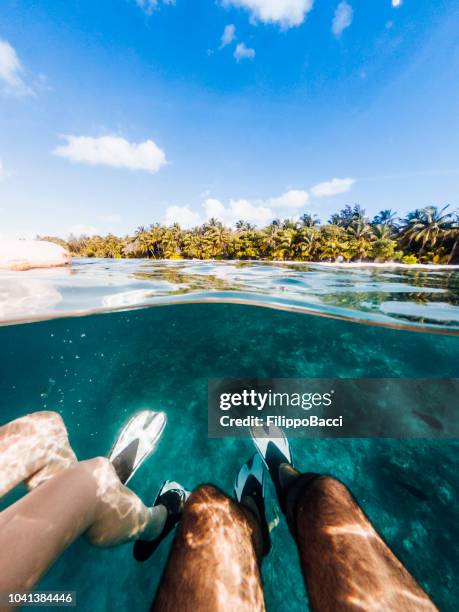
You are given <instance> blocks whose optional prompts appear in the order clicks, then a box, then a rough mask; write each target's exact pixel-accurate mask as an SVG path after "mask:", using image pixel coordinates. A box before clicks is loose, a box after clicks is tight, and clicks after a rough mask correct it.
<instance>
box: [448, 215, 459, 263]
mask: <svg viewBox="0 0 459 612" xmlns="http://www.w3.org/2000/svg"><path fill="white" fill-rule="evenodd" d="M455 217H456V218H455V220H454V221H453V223H452V224H451V237H452V238H453V239H454V243H453V248H452V249H451V252H450V254H449V257H448V263H449V264H450V263H454V261H455V260H456V257H457V258H458V259H459V212H456V213H455Z"/></svg>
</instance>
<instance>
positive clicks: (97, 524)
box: [0, 457, 167, 592]
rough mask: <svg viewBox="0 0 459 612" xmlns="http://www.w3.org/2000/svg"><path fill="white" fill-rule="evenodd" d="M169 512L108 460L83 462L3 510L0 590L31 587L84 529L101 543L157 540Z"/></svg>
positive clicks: (99, 459)
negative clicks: (143, 496)
mask: <svg viewBox="0 0 459 612" xmlns="http://www.w3.org/2000/svg"><path fill="white" fill-rule="evenodd" d="M166 515H167V511H166V509H165V508H164V506H157V507H155V508H147V507H146V506H144V505H143V503H142V502H141V500H140V499H139V498H138V497H137V496H136V495H135V494H134V493H133V492H132V491H130V490H129V489H128V488H127V487H125V486H123V485H122V484H121V483H120V481H119V479H118V476H117V475H116V472H115V470H114V468H113V466H112V465H111V463H110V462H109V461H108V459H105V458H102V457H101V458H97V459H91V460H90V461H83V462H80V463H77V464H75V465H73V466H71V467H69V468H67V469H65V470H63V471H61V472H59V473H58V474H56V475H55V476H54V477H53V478H51V479H50V480H48V481H47V482H44V483H43V484H42V485H41V486H40V487H37V488H36V489H34V490H33V491H31V492H30V493H28V494H27V495H25V496H24V497H23V498H22V499H20V500H19V501H17V502H16V503H15V504H13V505H12V506H10V507H9V508H7V509H6V510H4V511H3V512H2V513H0V591H2V592H10V591H16V590H28V589H31V588H32V587H33V586H34V584H35V583H36V582H37V580H39V578H40V577H41V576H42V575H43V574H44V573H45V572H46V570H47V569H48V567H49V566H50V565H51V564H52V563H53V562H54V561H55V559H56V558H57V557H58V556H59V555H60V554H61V553H62V552H63V551H64V550H65V548H67V547H68V546H69V545H70V544H71V543H72V542H73V541H74V540H75V539H76V538H77V537H78V536H79V535H81V534H83V533H85V534H86V536H87V537H88V539H89V540H90V541H91V542H92V543H93V544H95V545H98V546H112V545H115V544H121V543H122V542H127V541H128V540H131V539H133V538H137V537H138V536H139V535H140V534H142V535H143V537H145V538H154V537H156V536H157V535H158V534H159V533H160V532H161V530H162V528H163V526H164V522H165V520H166Z"/></svg>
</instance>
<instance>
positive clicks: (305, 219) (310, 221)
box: [300, 213, 320, 227]
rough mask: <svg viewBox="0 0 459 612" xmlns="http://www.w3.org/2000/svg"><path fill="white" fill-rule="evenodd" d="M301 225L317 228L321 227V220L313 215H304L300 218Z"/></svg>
mask: <svg viewBox="0 0 459 612" xmlns="http://www.w3.org/2000/svg"><path fill="white" fill-rule="evenodd" d="M300 221H301V224H302V225H303V227H316V226H317V225H320V219H319V218H318V216H317V215H311V213H304V214H303V215H301V217H300Z"/></svg>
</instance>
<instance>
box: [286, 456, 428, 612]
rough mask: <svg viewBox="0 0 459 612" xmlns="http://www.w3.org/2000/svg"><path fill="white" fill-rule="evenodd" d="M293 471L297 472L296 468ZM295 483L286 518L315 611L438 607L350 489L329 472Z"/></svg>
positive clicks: (400, 611)
mask: <svg viewBox="0 0 459 612" xmlns="http://www.w3.org/2000/svg"><path fill="white" fill-rule="evenodd" d="M288 470H290V472H293V470H292V468H291V467H289V468H288ZM307 480H308V478H307V476H306V475H305V476H302V477H301V480H297V484H296V485H295V484H293V485H291V487H290V489H289V491H288V496H287V518H288V520H289V525H290V529H291V531H292V533H293V534H294V537H295V539H296V541H297V544H298V548H299V553H300V560H301V565H302V569H303V573H304V577H305V580H306V584H307V589H308V594H309V598H310V602H311V607H312V609H313V610H317V611H319V610H320V612H348V611H349V612H357V611H358V610H368V611H370V610H371V611H375V612H376V611H386V610H390V611H391V612H420V611H421V610H426V611H427V610H429V611H430V610H436V609H437V608H436V607H435V606H434V604H433V603H432V602H431V600H430V599H429V598H428V596H427V595H426V594H425V593H424V591H423V590H422V589H421V588H420V586H419V585H418V584H417V583H416V581H415V580H414V578H413V577H412V576H411V575H410V574H409V572H408V571H407V570H406V569H405V567H404V566H403V565H402V564H401V563H400V561H399V560H398V559H397V558H396V557H395V555H394V554H393V553H392V552H391V550H390V549H389V548H388V547H387V545H386V544H385V543H384V542H383V540H382V539H381V537H380V536H379V534H378V533H377V532H376V531H375V529H374V528H373V527H372V525H371V523H370V521H369V519H368V518H367V517H366V516H365V514H364V513H363V512H362V510H361V509H360V507H359V506H358V504H357V502H356V501H355V499H354V498H353V497H352V495H351V494H350V492H349V491H348V489H347V488H346V487H345V486H344V485H343V484H342V483H341V482H339V481H338V480H335V479H334V478H330V477H328V476H320V477H316V478H313V479H312V480H310V481H309V482H307Z"/></svg>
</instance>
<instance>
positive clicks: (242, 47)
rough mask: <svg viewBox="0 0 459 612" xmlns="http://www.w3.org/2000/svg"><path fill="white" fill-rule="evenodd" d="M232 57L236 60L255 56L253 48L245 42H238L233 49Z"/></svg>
mask: <svg viewBox="0 0 459 612" xmlns="http://www.w3.org/2000/svg"><path fill="white" fill-rule="evenodd" d="M234 57H235V58H236V60H237V61H238V62H240V61H241V60H243V59H253V58H254V57H255V49H252V48H251V47H247V46H246V44H245V43H239V44H238V45H236V49H235V50H234Z"/></svg>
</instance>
